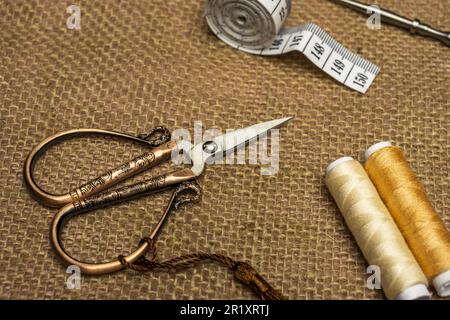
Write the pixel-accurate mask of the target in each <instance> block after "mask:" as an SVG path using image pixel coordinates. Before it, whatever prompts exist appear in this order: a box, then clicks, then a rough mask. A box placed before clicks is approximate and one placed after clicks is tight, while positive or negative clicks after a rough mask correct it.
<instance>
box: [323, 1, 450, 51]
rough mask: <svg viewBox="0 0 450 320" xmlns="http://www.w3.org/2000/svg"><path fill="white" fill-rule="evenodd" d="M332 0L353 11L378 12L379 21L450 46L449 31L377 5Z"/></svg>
mask: <svg viewBox="0 0 450 320" xmlns="http://www.w3.org/2000/svg"><path fill="white" fill-rule="evenodd" d="M331 1H332V2H335V3H338V4H340V5H343V6H346V7H349V8H351V9H353V10H355V11H358V12H361V13H364V14H367V15H371V14H374V13H375V14H379V15H380V18H381V21H382V22H386V23H389V24H392V25H395V26H397V27H400V28H404V29H407V30H409V31H410V32H411V33H412V34H420V35H422V36H425V37H432V38H435V39H437V40H440V41H442V42H443V43H444V44H446V45H447V46H450V32H444V31H440V30H438V29H436V28H433V27H431V26H429V25H427V24H424V23H422V22H420V21H419V20H417V19H414V20H411V19H408V18H405V17H403V16H401V15H399V14H397V13H394V12H392V11H389V10H385V9H381V8H379V7H377V6H374V5H373V6H370V5H367V4H365V3H362V2H359V1H353V0H331Z"/></svg>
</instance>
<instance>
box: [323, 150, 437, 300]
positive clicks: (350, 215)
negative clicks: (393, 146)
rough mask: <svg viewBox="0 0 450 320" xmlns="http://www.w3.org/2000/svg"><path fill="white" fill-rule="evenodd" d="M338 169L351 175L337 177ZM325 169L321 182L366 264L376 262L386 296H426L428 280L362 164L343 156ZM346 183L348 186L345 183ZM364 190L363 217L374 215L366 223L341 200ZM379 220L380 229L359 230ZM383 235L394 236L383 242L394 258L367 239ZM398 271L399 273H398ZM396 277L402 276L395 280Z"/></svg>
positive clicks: (410, 297) (380, 246)
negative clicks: (406, 272) (348, 171)
mask: <svg viewBox="0 0 450 320" xmlns="http://www.w3.org/2000/svg"><path fill="white" fill-rule="evenodd" d="M345 166H347V167H345ZM349 166H351V167H349ZM352 167H353V168H352ZM342 169H344V170H351V172H352V177H348V180H345V179H347V177H346V176H345V175H344V176H341V175H340V173H339V172H338V170H341V171H342ZM326 171H327V173H326V179H325V181H326V184H327V186H328V189H329V190H330V192H331V194H332V195H333V197H334V199H335V200H336V203H337V205H338V206H339V209H340V210H341V212H342V214H343V216H344V218H345V220H346V222H347V225H348V227H349V229H350V230H351V232H352V234H353V235H354V237H355V239H356V241H357V243H358V245H359V247H360V248H361V251H362V252H363V254H364V256H365V257H366V259H367V261H368V262H369V263H370V264H375V265H378V266H379V267H380V269H381V272H382V274H381V283H382V287H383V290H384V291H385V294H386V296H387V297H388V298H389V299H396V300H415V299H429V298H430V296H431V294H430V292H429V291H428V288H427V285H428V281H427V279H426V277H425V275H424V274H423V272H422V270H421V268H420V266H419V265H418V263H417V261H416V260H415V258H414V256H413V254H412V253H411V251H410V250H409V248H408V246H407V244H406V242H405V240H404V239H403V237H402V235H401V233H400V230H398V228H397V226H396V225H395V222H394V221H393V219H392V217H391V216H390V214H389V211H388V210H387V208H386V207H385V206H384V204H383V202H382V200H381V199H380V197H379V196H378V193H377V191H376V189H375V187H374V186H373V184H372V183H371V182H370V179H369V177H368V176H367V174H366V172H365V171H364V168H363V167H362V165H361V164H360V163H359V162H357V161H355V160H354V159H353V158H351V157H343V158H340V159H337V160H336V161H334V162H332V163H331V164H330V165H329V166H328V167H327V169H326ZM351 178H353V180H350V179H351ZM337 184H339V185H337ZM349 184H351V185H350V186H349ZM355 187H356V189H355ZM342 189H344V191H347V192H348V194H346V197H345V200H344V199H342V198H341V195H342V191H343V190H342ZM364 189H365V190H366V191H367V193H366V194H368V197H367V199H365V200H367V201H368V202H372V205H373V206H372V207H371V208H367V209H366V210H367V212H365V213H364V214H365V217H366V218H367V216H368V214H373V215H374V217H373V219H370V218H367V219H368V223H367V224H366V223H362V221H364V218H359V219H355V216H357V215H358V211H357V209H361V208H360V207H353V206H350V207H347V205H348V203H345V202H346V201H347V202H348V199H350V198H351V197H350V196H351V195H353V196H355V195H358V192H362V190H364ZM355 190H357V191H356V194H355V193H352V192H354V191H355ZM359 195H360V194H359ZM341 200H342V201H341ZM362 200H364V199H362ZM358 204H361V203H360V201H358ZM358 204H354V206H357V205H358ZM374 206H376V207H378V209H374V208H373V207H374ZM355 208H357V209H355ZM364 214H363V215H364ZM381 222H382V224H381V225H382V226H383V228H384V230H379V229H378V228H377V230H375V231H374V232H373V233H372V234H371V235H370V237H367V238H366V236H367V235H366V234H364V232H362V231H361V230H366V232H367V231H370V230H368V229H369V228H367V226H368V225H369V226H373V224H375V223H381ZM370 223H372V224H370ZM383 232H384V233H383ZM384 234H386V236H389V235H390V237H391V238H390V239H386V240H389V241H391V240H392V239H395V241H394V243H391V242H389V241H385V242H387V246H388V247H390V248H391V250H392V248H395V250H396V252H395V253H396V254H397V255H398V257H393V256H392V255H390V254H389V253H387V254H386V256H383V253H385V252H384V250H383V246H384V243H383V242H381V243H379V244H377V245H376V246H377V247H376V246H375V245H374V244H373V243H372V242H371V239H374V238H377V239H376V240H380V239H383V240H384V238H383V237H384ZM371 245H374V248H372V247H371ZM375 247H376V248H375ZM371 249H372V250H371ZM383 259H384V260H383ZM396 259H397V260H396ZM399 270H409V271H411V273H410V274H406V275H404V274H401V271H399ZM399 272H400V275H398V273H399ZM386 273H388V274H386ZM399 277H403V278H402V279H399ZM386 279H389V280H392V279H393V280H394V281H393V282H392V283H389V280H386Z"/></svg>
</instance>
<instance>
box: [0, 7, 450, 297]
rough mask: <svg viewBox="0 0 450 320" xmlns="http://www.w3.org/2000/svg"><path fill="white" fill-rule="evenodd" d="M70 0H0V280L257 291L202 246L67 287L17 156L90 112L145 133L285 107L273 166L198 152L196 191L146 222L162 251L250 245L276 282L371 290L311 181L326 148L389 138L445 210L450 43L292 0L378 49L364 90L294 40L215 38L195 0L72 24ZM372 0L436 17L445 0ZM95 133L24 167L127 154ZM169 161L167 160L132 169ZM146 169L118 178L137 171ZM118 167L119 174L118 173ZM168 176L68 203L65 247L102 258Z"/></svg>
mask: <svg viewBox="0 0 450 320" xmlns="http://www.w3.org/2000/svg"><path fill="white" fill-rule="evenodd" d="M72 3H73V1H70V2H68V1H50V0H48V1H36V0H27V1H25V0H10V1H5V0H2V1H1V2H0V112H1V113H0V127H1V137H0V163H1V168H0V298H19V299H22V298H32V299H38V298H44V299H53V298H64V299H66V298H68V299H184V298H186V299H234V298H236V299H254V298H256V296H255V295H254V294H253V293H252V292H251V291H250V290H249V289H248V288H247V287H244V286H243V285H241V284H240V283H237V282H236V281H235V280H233V276H232V274H231V272H230V271H228V270H226V269H224V268H223V267H220V266H216V265H214V264H204V265H200V266H197V267H195V268H193V269H188V270H186V271H181V272H178V273H147V274H139V273H135V272H133V271H122V272H118V273H115V274H110V275H105V276H83V277H82V279H81V288H80V289H79V290H69V289H67V287H66V280H67V277H68V276H69V275H68V274H67V273H66V267H65V266H64V265H63V264H62V263H61V261H60V259H59V258H58V256H57V255H56V254H55V253H54V251H53V250H52V248H51V245H50V242H49V225H50V221H51V219H52V217H53V216H54V215H55V213H56V212H57V210H56V209H50V208H46V207H44V206H42V205H41V204H39V203H38V202H36V201H34V200H33V199H32V198H31V196H30V195H29V193H28V192H27V190H26V188H25V187H24V183H23V178H22V166H23V163H24V160H25V158H26V156H27V154H28V153H29V151H30V150H31V148H32V147H33V146H35V145H36V144H37V143H38V142H39V141H41V140H42V139H43V138H45V137H47V136H48V135H50V134H53V133H56V132H59V131H62V130H66V129H69V128H81V127H93V128H103V129H112V130H117V131H123V132H127V133H130V134H138V133H143V132H146V131H148V130H150V129H151V128H152V127H154V126H156V125H166V126H168V127H169V128H171V129H172V130H173V129H179V128H184V129H188V130H189V131H190V132H191V134H193V126H194V122H195V121H201V122H202V123H203V126H204V128H205V129H210V128H218V129H220V130H223V131H224V130H225V129H233V128H240V127H244V126H247V125H251V124H254V123H257V122H261V121H266V120H270V119H274V118H280V117H285V116H295V119H294V120H292V121H291V122H290V123H289V125H288V126H286V127H285V128H283V129H282V130H281V131H280V141H281V146H280V167H279V172H278V173H277V174H276V175H273V176H263V175H261V172H260V169H261V167H260V166H258V165H251V164H247V165H234V166H232V165H214V166H209V167H208V168H207V170H206V172H205V173H204V175H203V176H202V177H201V178H199V179H198V182H199V184H200V185H201V186H202V189H203V195H202V198H201V201H200V202H199V203H197V204H188V205H185V206H183V207H181V208H179V209H178V210H177V211H176V212H174V214H173V215H171V217H170V218H169V221H168V223H167V225H166V226H165V227H164V229H163V231H162V233H161V235H160V237H159V239H158V248H159V251H158V252H159V258H160V259H165V258H171V257H174V256H178V255H180V254H186V253H191V252H197V251H203V252H217V253H222V254H226V255H229V256H230V257H232V258H234V259H236V260H241V261H246V262H249V263H251V264H252V265H253V266H254V267H255V269H256V270H258V272H260V273H261V274H262V275H263V276H264V277H266V279H267V280H268V281H269V282H270V283H271V284H273V285H274V287H276V288H277V289H280V290H281V291H282V292H283V293H284V294H285V295H286V296H287V297H288V298H290V299H354V298H358V299H382V298H383V297H384V296H383V293H382V292H381V291H380V290H369V289H367V288H366V279H367V275H366V268H367V263H366V261H365V260H364V258H363V256H362V254H361V251H360V250H359V248H358V246H357V245H356V243H355V241H354V239H353V237H352V235H351V234H350V232H349V230H348V228H347V227H346V225H345V223H344V221H343V218H342V216H341V214H340V213H339V211H338V210H337V207H336V205H335V203H334V202H333V199H332V198H331V196H330V194H329V193H328V191H327V189H326V187H325V185H324V173H325V167H326V165H327V164H328V163H329V162H330V161H332V160H334V159H336V158H338V157H340V156H344V155H347V156H348V155H349V156H354V157H355V158H356V159H359V160H362V159H363V152H364V150H365V149H366V148H367V147H368V146H370V145H371V144H373V143H375V142H378V141H382V140H391V141H394V142H395V144H397V145H399V146H401V147H403V148H404V150H405V153H406V155H407V157H408V159H409V161H410V163H411V165H412V167H413V168H414V170H415V171H416V172H417V174H418V176H419V178H420V179H421V181H422V182H423V184H424V187H425V188H426V190H427V192H428V194H429V197H430V199H431V201H432V202H433V204H434V206H435V208H436V210H437V212H438V213H439V214H440V215H441V216H442V218H443V219H444V221H445V223H446V225H447V227H448V228H450V215H449V210H450V203H449V172H450V170H449V169H450V165H449V161H448V157H449V153H450V141H449V138H450V134H449V124H450V91H449V84H450V51H449V49H448V48H447V47H445V46H444V45H442V44H441V43H439V42H437V41H433V40H429V39H425V38H422V37H415V36H411V35H409V34H408V33H407V32H405V31H402V30H399V29H397V28H394V27H390V26H383V27H382V29H381V30H369V29H368V28H367V27H366V24H365V23H366V18H365V17H364V16H361V15H359V14H357V13H354V12H353V11H351V10H349V9H346V8H343V7H339V6H337V5H335V4H333V3H332V2H330V1H325V0H322V1H295V0H294V1H293V8H292V12H291V15H290V17H289V18H288V21H287V25H288V26H295V25H299V24H301V23H304V22H315V23H317V24H319V25H321V26H322V27H323V28H324V29H325V30H327V31H328V32H330V34H332V35H333V36H334V37H335V38H336V39H337V40H339V41H340V42H342V43H343V44H344V45H345V46H347V47H348V48H350V49H352V50H354V51H356V52H358V53H360V54H361V55H363V56H364V57H366V58H368V59H370V60H371V61H373V62H375V63H376V64H378V65H379V66H380V67H381V73H380V75H379V77H378V78H377V79H376V80H375V82H374V84H373V87H371V88H370V89H369V91H368V93H367V94H366V95H361V94H359V93H356V92H353V91H351V90H349V89H347V88H345V87H343V86H342V85H340V84H338V83H336V82H335V81H334V80H332V79H330V78H329V77H328V76H326V75H324V74H323V73H322V72H320V71H319V70H318V69H317V68H316V67H315V66H313V65H312V64H311V63H310V62H308V61H307V60H306V59H305V58H304V57H303V56H302V55H301V54H299V53H292V54H288V55H285V56H279V57H256V56H251V55H248V54H245V53H242V52H239V51H237V50H234V49H232V48H230V47H228V46H227V45H225V44H224V43H222V42H221V41H220V40H218V39H217V38H216V37H215V36H214V35H213V34H212V33H211V32H210V31H209V30H208V27H207V25H206V23H205V21H204V6H205V3H204V1H197V0H196V1H183V0H170V1H164V0H139V1H138V0H134V1H113V0H104V1H84V0H83V1H81V0H77V1H76V3H75V4H78V5H79V6H80V8H81V30H68V29H67V27H66V19H67V18H68V16H69V14H68V13H67V12H66V8H67V7H68V6H69V5H70V4H72ZM379 4H380V5H383V6H384V7H387V8H389V9H392V10H397V11H399V12H402V13H403V14H404V15H406V16H411V17H419V18H420V19H422V20H423V21H426V22H428V23H430V24H432V25H435V26H437V27H440V28H442V29H448V27H449V25H450V2H449V1H447V0H418V1H413V0H404V1H394V0H383V1H379ZM143 150H144V148H143V147H140V146H137V145H134V144H132V143H130V142H126V141H121V140H116V139H104V138H101V137H98V138H97V137H92V138H81V139H77V140H71V141H68V142H64V143H63V144H61V145H58V146H56V147H55V148H53V149H51V150H49V151H48V152H47V153H46V154H45V156H44V157H43V158H41V160H39V161H38V163H37V165H36V180H37V181H38V182H39V183H40V184H41V185H42V186H43V187H44V188H46V189H47V190H49V191H52V192H58V193H62V192H64V191H69V190H70V189H73V188H75V187H76V186H77V185H80V184H81V183H82V182H84V181H87V180H88V179H89V178H95V177H96V176H97V175H98V174H100V173H103V172H104V171H106V170H107V169H110V168H112V167H113V166H117V165H120V164H121V163H123V162H124V161H127V160H129V159H131V158H133V157H135V156H137V155H139V154H140V152H142V151H143ZM169 167H173V168H175V167H176V166H175V165H173V164H168V165H165V166H163V167H161V168H157V169H155V170H151V171H150V172H147V173H146V174H145V175H144V177H148V176H151V175H154V174H156V173H158V172H162V171H163V170H166V169H169ZM140 179H143V176H139V177H136V178H134V179H132V180H131V181H139V180H140ZM127 183H130V182H129V181H127ZM169 196H170V193H169V192H164V193H163V194H160V195H156V196H148V197H144V198H141V199H137V200H134V201H132V202H128V203H123V204H120V205H116V206H114V207H110V208H105V209H101V210H98V211H96V212H92V213H89V214H85V215H82V216H79V217H75V218H74V219H72V220H71V221H70V223H69V224H68V225H67V227H66V228H65V229H64V232H63V239H64V244H65V246H66V247H67V250H68V251H69V252H70V253H71V254H72V255H74V256H75V257H77V258H79V259H82V260H86V261H91V262H94V261H109V260H112V259H116V258H117V256H118V255H120V254H127V253H129V252H130V251H131V250H132V249H134V248H135V247H136V246H137V244H138V242H139V240H140V239H141V238H142V237H143V236H145V235H147V234H148V233H149V232H150V230H151V228H152V227H153V226H154V225H155V223H156V220H157V218H158V217H159V215H160V214H161V212H162V210H163V207H164V204H165V203H166V201H167V200H168V197H169Z"/></svg>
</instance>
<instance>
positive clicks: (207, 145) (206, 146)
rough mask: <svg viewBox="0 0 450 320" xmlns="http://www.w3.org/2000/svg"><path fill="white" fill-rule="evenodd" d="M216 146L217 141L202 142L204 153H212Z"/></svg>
mask: <svg viewBox="0 0 450 320" xmlns="http://www.w3.org/2000/svg"><path fill="white" fill-rule="evenodd" d="M218 148H219V147H218V146H217V143H215V142H214V141H206V142H205V143H204V144H203V151H205V152H206V153H214V152H216V151H217V149H218Z"/></svg>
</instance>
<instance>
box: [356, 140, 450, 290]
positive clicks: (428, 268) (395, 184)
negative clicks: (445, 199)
mask: <svg viewBox="0 0 450 320" xmlns="http://www.w3.org/2000/svg"><path fill="white" fill-rule="evenodd" d="M374 147H375V150H372V152H371V154H370V153H369V154H368V157H367V158H368V159H367V161H366V163H365V168H366V171H367V173H368V175H369V177H370V179H371V180H372V181H373V183H374V185H375V187H376V188H377V190H378V193H379V194H380V196H381V198H382V199H383V201H384V203H385V204H386V206H387V207H388V209H389V211H390V213H391V215H392V217H393V218H394V220H395V222H396V223H397V225H398V227H399V229H400V230H401V232H402V234H403V236H404V237H405V239H406V241H407V243H408V245H409V247H410V248H411V251H412V252H413V254H414V256H415V257H416V259H417V261H418V262H419V264H420V266H421V267H422V269H423V271H424V272H425V274H426V276H427V277H428V279H429V280H432V281H433V284H434V287H435V288H436V290H437V292H438V294H439V295H440V296H449V295H450V233H449V231H448V230H447V228H446V227H445V224H444V223H443V221H442V220H441V218H440V217H439V215H438V214H437V213H436V211H435V210H434V208H433V206H432V204H431V202H430V201H429V200H428V198H427V195H426V194H425V191H424V189H423V187H422V185H421V184H420V182H419V180H418V179H417V177H416V175H415V174H414V172H413V171H412V169H411V167H410V166H409V164H408V162H407V161H406V159H405V157H404V155H403V152H402V150H401V149H400V148H398V147H394V146H389V145H388V146H386V145H384V146H383V147H381V148H380V149H378V150H377V149H376V145H375V146H374ZM372 148H373V147H372Z"/></svg>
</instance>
